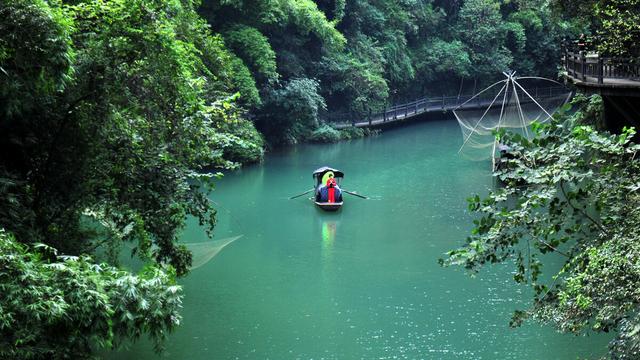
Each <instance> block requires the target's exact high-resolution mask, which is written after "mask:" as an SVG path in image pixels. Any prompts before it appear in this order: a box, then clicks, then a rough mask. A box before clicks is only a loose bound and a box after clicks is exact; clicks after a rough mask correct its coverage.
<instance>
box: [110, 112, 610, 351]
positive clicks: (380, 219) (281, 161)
mask: <svg viewBox="0 0 640 360" xmlns="http://www.w3.org/2000/svg"><path fill="white" fill-rule="evenodd" d="M461 143H462V138H461V135H460V131H459V129H458V126H457V123H456V122H455V120H444V121H428V122H423V123H416V124H409V125H407V126H405V127H402V128H398V129H391V130H387V131H385V132H384V133H382V134H381V135H380V136H375V137H371V138H366V139H360V140H354V141H349V142H342V143H339V144H330V145H302V146H297V147H294V148H290V149H286V150H283V151H278V152H274V153H270V154H268V155H267V157H266V159H265V161H264V163H263V164H261V165H258V166H249V167H246V168H244V169H242V170H240V171H237V172H234V173H230V174H227V175H226V176H225V177H224V179H222V180H220V181H219V182H218V183H217V189H216V191H215V192H214V194H213V199H214V200H215V201H216V203H218V204H219V206H218V211H219V215H218V218H219V225H218V226H217V228H216V239H222V238H226V237H231V236H237V235H243V237H242V238H240V239H238V240H237V241H235V242H233V243H231V244H230V245H228V246H227V247H226V248H224V249H223V250H222V251H221V252H220V253H219V254H218V255H217V256H216V257H214V258H213V259H212V260H211V261H209V262H208V263H206V264H205V265H204V266H202V267H200V268H197V269H195V270H193V272H192V273H191V274H190V275H189V276H188V277H187V278H185V279H182V280H181V284H182V285H183V286H184V293H185V299H184V309H183V311H182V314H183V316H184V319H183V325H182V326H181V327H180V328H179V329H178V330H177V331H176V332H175V333H173V334H172V335H171V336H170V338H169V340H168V341H167V343H166V348H167V350H166V352H165V353H164V355H163V356H162V358H170V359H576V358H585V357H586V358H597V357H599V356H602V355H604V354H605V353H606V343H607V341H608V338H606V337H602V336H594V335H591V336H588V337H585V336H582V337H576V336H571V335H559V334H557V333H556V332H555V331H554V330H553V329H552V328H550V327H548V326H541V325H538V324H526V325H525V326H523V327H522V328H518V329H510V328H509V327H508V321H509V317H510V315H511V312H512V311H513V310H514V309H516V308H523V307H524V306H526V304H527V301H528V299H530V295H529V290H528V289H527V288H523V287H519V286H517V285H515V284H514V283H513V281H512V270H513V267H512V266H509V265H499V266H493V267H487V268H485V269H484V270H483V271H482V272H481V273H480V274H479V275H478V276H477V277H475V278H472V277H470V276H469V275H468V274H466V273H465V272H464V271H463V270H462V269H459V268H442V267H440V266H439V265H438V262H437V260H438V258H441V257H443V256H444V253H445V252H446V251H447V250H450V249H453V248H455V247H457V246H458V245H460V244H462V243H463V242H464V239H465V237H466V236H467V234H468V233H469V231H470V229H471V227H472V226H471V225H472V224H471V222H472V220H473V219H472V217H471V215H470V214H469V213H468V211H467V207H466V201H465V199H466V198H467V197H468V196H469V195H471V194H472V193H481V194H482V193H486V191H487V190H488V189H489V188H490V187H492V186H493V179H492V178H491V175H490V172H489V168H490V164H489V162H488V161H487V162H472V161H469V160H466V159H464V158H462V157H460V156H458V155H457V150H458V147H459V146H460V144H461ZM322 165H329V166H332V167H336V168H338V169H341V170H343V171H344V172H345V178H344V181H343V188H345V189H347V190H351V191H354V190H355V191H358V192H360V193H363V194H367V195H371V196H373V197H374V199H372V200H362V199H359V198H356V197H353V196H349V195H345V205H344V207H343V209H342V210H341V211H340V212H338V213H325V212H322V211H320V210H318V209H316V208H315V207H314V206H313V204H312V203H311V202H310V201H309V200H308V199H307V198H305V197H302V198H298V199H295V200H288V199H287V198H288V197H289V196H291V195H295V194H298V193H301V192H302V191H304V190H307V189H309V188H310V187H311V185H312V178H311V172H312V171H313V170H314V169H315V168H317V167H320V166H322ZM205 240H206V238H205V235H204V233H203V232H201V231H200V230H199V229H198V228H197V226H196V225H195V224H190V225H189V226H188V228H187V229H186V230H185V234H184V236H183V241H185V242H201V241H205ZM108 357H110V358H113V359H136V360H142V359H155V358H158V356H157V355H155V354H154V353H153V351H152V350H151V346H150V345H149V344H147V343H146V342H145V341H142V342H139V343H137V344H135V345H133V346H132V347H131V348H130V349H129V350H126V351H120V352H116V353H111V354H109V356H108Z"/></svg>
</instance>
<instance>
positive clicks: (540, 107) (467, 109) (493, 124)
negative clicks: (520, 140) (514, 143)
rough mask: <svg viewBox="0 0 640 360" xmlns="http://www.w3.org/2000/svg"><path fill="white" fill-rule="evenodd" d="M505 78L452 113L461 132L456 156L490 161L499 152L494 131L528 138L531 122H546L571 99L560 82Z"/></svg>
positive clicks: (532, 78) (514, 77)
mask: <svg viewBox="0 0 640 360" xmlns="http://www.w3.org/2000/svg"><path fill="white" fill-rule="evenodd" d="M504 74H505V76H506V79H504V80H502V81H499V82H497V83H495V84H493V85H491V86H489V87H488V88H486V89H484V90H483V91H481V92H479V93H478V94H476V95H475V96H473V97H472V98H470V99H469V100H468V101H466V102H464V103H463V104H462V105H460V106H459V107H458V108H457V109H456V110H454V111H453V113H454V114H455V116H456V119H457V120H458V124H459V125H460V129H461V130H462V139H463V143H462V146H461V147H460V151H459V152H460V153H461V154H463V155H464V156H466V157H468V158H471V159H474V160H486V159H489V158H493V157H494V156H495V154H496V151H497V150H499V149H500V144H497V142H496V140H495V137H494V134H493V133H494V131H495V130H498V129H500V128H504V129H507V130H509V131H512V132H517V133H520V134H521V135H523V136H525V137H527V138H529V139H531V131H530V129H529V127H530V125H531V124H532V123H533V122H539V123H542V122H546V121H548V120H549V119H550V118H551V116H552V114H553V113H554V112H556V111H557V110H558V109H559V108H560V107H561V106H562V105H564V104H565V103H566V102H567V101H568V100H569V98H570V97H571V91H570V90H568V89H567V88H566V87H565V86H563V85H562V84H561V83H559V82H557V81H554V80H550V79H545V78H539V77H516V76H515V72H511V73H504Z"/></svg>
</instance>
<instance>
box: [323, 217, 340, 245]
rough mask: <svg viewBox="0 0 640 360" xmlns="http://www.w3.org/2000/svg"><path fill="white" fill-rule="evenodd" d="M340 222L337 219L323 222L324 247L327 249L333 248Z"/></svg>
mask: <svg viewBox="0 0 640 360" xmlns="http://www.w3.org/2000/svg"><path fill="white" fill-rule="evenodd" d="M337 228H338V222H337V221H335V220H325V221H323V222H322V248H323V249H325V250H327V249H331V248H333V243H334V242H335V241H336V229H337Z"/></svg>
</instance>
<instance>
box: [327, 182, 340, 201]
mask: <svg viewBox="0 0 640 360" xmlns="http://www.w3.org/2000/svg"><path fill="white" fill-rule="evenodd" d="M341 196H342V192H341V191H340V188H339V187H338V184H337V183H336V179H334V178H333V177H330V178H329V179H328V180H327V197H328V202H330V203H335V202H336V199H338V201H340V198H341Z"/></svg>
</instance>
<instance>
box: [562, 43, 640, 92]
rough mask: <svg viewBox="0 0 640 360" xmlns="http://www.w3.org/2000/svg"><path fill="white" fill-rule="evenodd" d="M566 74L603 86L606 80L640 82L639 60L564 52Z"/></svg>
mask: <svg viewBox="0 0 640 360" xmlns="http://www.w3.org/2000/svg"><path fill="white" fill-rule="evenodd" d="M564 67H565V70H566V71H567V74H568V75H569V76H570V77H572V78H574V79H578V80H581V81H583V82H596V83H598V84H603V83H604V82H605V80H607V79H625V80H634V81H640V59H639V58H611V57H601V56H598V55H595V56H587V55H586V54H585V52H582V53H575V52H569V51H566V52H565V58H564Z"/></svg>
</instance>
